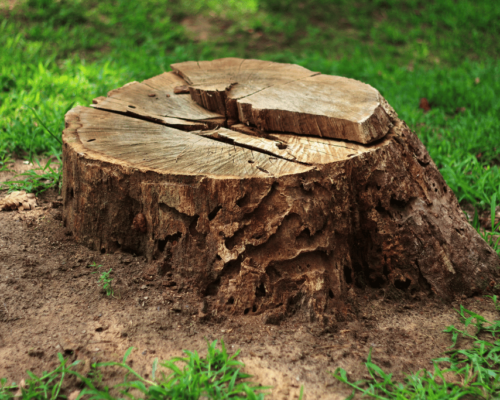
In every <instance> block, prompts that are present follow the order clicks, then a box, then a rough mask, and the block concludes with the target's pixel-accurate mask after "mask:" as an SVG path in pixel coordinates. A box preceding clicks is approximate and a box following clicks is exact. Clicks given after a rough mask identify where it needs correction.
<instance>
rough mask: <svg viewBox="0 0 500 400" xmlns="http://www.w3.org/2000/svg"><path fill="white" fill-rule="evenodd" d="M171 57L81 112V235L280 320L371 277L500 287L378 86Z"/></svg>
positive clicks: (485, 249) (74, 135) (70, 197)
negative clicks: (164, 66) (153, 73)
mask: <svg viewBox="0 0 500 400" xmlns="http://www.w3.org/2000/svg"><path fill="white" fill-rule="evenodd" d="M172 67H173V70H174V72H168V73H164V74H162V75H160V76H157V77H154V78H151V79H148V80H146V81H144V82H142V83H138V82H133V83H131V84H128V85H126V86H124V87H123V88H120V89H117V90H114V91H112V92H110V93H109V94H108V97H106V98H104V97H103V98H98V99H96V100H95V101H94V104H93V108H86V107H76V108H75V109H73V110H71V111H70V112H69V113H68V114H67V116H66V129H65V131H64V134H63V140H64V147H63V156H64V188H63V197H64V223H65V225H66V226H67V228H69V229H70V230H71V231H72V232H73V234H74V236H75V238H76V239H77V240H78V241H79V242H81V243H84V244H85V245H87V246H90V247H91V248H94V249H95V250H100V251H102V252H115V251H117V250H122V251H130V252H135V253H136V254H143V255H145V256H146V257H147V258H148V260H149V261H151V263H154V265H155V268H156V270H155V272H156V277H155V278H154V279H161V280H162V281H163V283H164V284H165V285H168V286H180V285H184V286H190V287H192V288H194V289H195V290H197V291H198V292H199V293H200V295H202V296H206V297H207V299H209V302H208V303H209V305H210V308H211V312H212V313H213V314H215V313H218V314H227V313H238V314H240V313H241V314H265V316H266V320H267V321H268V322H270V323H275V322H277V321H279V320H280V319H281V318H283V317H285V316H286V315H287V314H289V313H292V312H294V310H296V309H301V310H304V311H306V312H307V313H308V315H310V317H311V318H327V319H331V320H335V319H336V320H342V319H344V318H346V315H347V314H349V313H350V312H352V311H355V309H354V308H353V307H352V304H353V302H355V301H354V298H355V296H356V292H359V291H361V290H363V289H365V288H368V287H374V288H384V289H385V290H389V291H392V292H394V293H398V294H400V295H402V296H407V297H412V296H413V297H416V296H420V297H422V295H423V294H426V295H434V296H437V297H439V298H441V299H443V300H453V299H454V298H457V297H461V296H463V295H465V296H472V295H478V294H482V293H486V292H488V291H493V290H496V289H495V287H496V282H497V280H498V277H499V273H498V269H499V267H500V265H499V264H500V262H499V258H498V256H497V255H496V253H495V252H494V251H493V250H492V249H491V248H490V247H489V246H488V245H487V244H486V243H485V242H484V240H483V239H482V238H481V237H480V236H479V235H478V234H477V233H476V232H475V230H474V229H473V228H472V227H471V226H470V224H468V222H467V221H466V219H465V216H464V214H463V213H462V211H461V209H460V206H459V204H458V202H457V199H456V198H455V196H454V194H453V192H452V191H451V190H450V189H449V187H448V186H447V185H446V183H445V182H444V180H443V178H442V177H441V175H440V173H439V172H438V170H437V168H436V165H435V164H434V162H433V161H432V160H431V158H430V157H429V154H428V153H427V151H426V149H425V148H424V146H423V145H422V143H421V142H420V140H419V139H418V138H417V137H416V136H415V135H414V134H413V133H412V132H411V131H410V130H409V129H408V127H407V126H406V124H405V123H404V122H403V121H401V120H400V119H399V118H398V117H397V115H396V113H395V112H394V110H393V109H392V108H391V107H390V105H389V104H388V103H387V102H386V101H385V99H383V97H382V96H381V95H380V93H378V91H377V90H375V89H374V88H372V87H371V86H369V85H366V84H364V83H361V82H358V81H354V80H352V79H347V78H341V77H331V76H326V75H320V74H318V73H314V72H311V71H308V70H306V69H305V68H302V67H299V66H295V65H288V64H278V63H269V62H264V61H258V60H241V59H222V60H216V61H212V62H200V63H193V62H189V63H181V64H175V65H173V66H172ZM182 86H187V88H188V90H187V89H186V88H182V90H181V89H180V88H181V87H182ZM176 93H177V94H176ZM186 93H187V94H186Z"/></svg>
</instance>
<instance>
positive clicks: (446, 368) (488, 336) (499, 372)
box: [333, 296, 500, 400]
mask: <svg viewBox="0 0 500 400" xmlns="http://www.w3.org/2000/svg"><path fill="white" fill-rule="evenodd" d="M491 298H492V300H493V302H494V304H495V308H496V309H497V311H500V304H499V303H498V298H497V296H493V297H491ZM457 312H458V315H459V316H460V321H461V323H462V325H463V327H461V328H460V329H459V328H457V327H455V326H454V325H451V326H448V327H447V328H446V330H445V331H444V332H447V333H450V334H451V339H452V345H451V348H452V349H451V350H449V351H447V352H446V353H445V356H444V357H441V358H437V359H435V360H433V364H434V370H433V371H432V372H431V371H428V370H425V369H424V370H421V371H418V372H416V373H413V374H410V375H408V376H407V377H406V378H405V380H404V382H402V383H401V382H395V381H394V380H393V377H392V374H387V373H385V372H384V371H383V370H382V369H381V368H380V367H379V366H377V365H376V364H374V363H373V362H372V360H371V352H370V354H369V356H368V360H367V362H366V364H365V365H366V368H367V370H368V373H369V375H370V376H371V379H367V380H361V381H357V382H351V381H350V380H349V378H348V375H347V372H346V371H345V370H344V369H342V368H337V370H336V371H335V373H334V374H333V376H334V377H335V378H336V379H338V380H339V381H341V382H344V383H345V384H347V385H349V386H350V387H352V388H353V389H354V391H353V393H352V396H354V395H355V394H356V393H361V394H363V395H364V396H365V397H370V398H375V399H384V400H386V399H387V400H391V399H398V400H399V399H422V400H438V399H450V400H451V399H461V398H470V399H493V398H498V396H499V395H500V320H495V321H492V322H491V321H488V320H487V319H486V318H484V317H483V316H481V315H479V314H476V313H474V312H472V311H470V310H468V309H466V308H464V307H463V306H460V309H459V310H457ZM459 339H462V340H463V341H469V342H472V347H470V348H457V342H458V341H459ZM350 398H352V397H350Z"/></svg>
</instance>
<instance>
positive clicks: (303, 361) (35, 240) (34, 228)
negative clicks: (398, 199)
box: [0, 192, 495, 399]
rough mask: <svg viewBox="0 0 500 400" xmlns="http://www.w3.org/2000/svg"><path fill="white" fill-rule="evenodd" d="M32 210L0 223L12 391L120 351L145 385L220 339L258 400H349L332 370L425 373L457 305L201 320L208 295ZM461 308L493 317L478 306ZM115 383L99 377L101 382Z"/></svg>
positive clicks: (0, 305)
mask: <svg viewBox="0 0 500 400" xmlns="http://www.w3.org/2000/svg"><path fill="white" fill-rule="evenodd" d="M5 195H6V193H5V192H3V193H0V197H2V196H5ZM39 204H40V207H39V208H37V209H35V210H32V211H23V212H17V211H15V212H1V213H0V377H6V378H8V379H9V380H14V381H16V382H19V381H20V380H21V379H22V378H26V372H25V371H26V370H31V371H33V372H34V373H36V374H40V373H41V372H42V371H47V370H50V369H53V368H55V367H56V366H57V365H58V361H57V353H63V354H64V355H65V357H67V358H69V359H70V360H75V359H80V360H85V364H84V365H83V366H81V369H82V372H88V371H89V368H90V364H91V363H92V362H97V361H110V360H115V361H119V360H120V359H121V358H122V357H123V354H124V352H125V351H126V349H127V348H129V347H131V346H133V347H134V348H135V350H134V352H133V353H132V355H131V357H130V360H131V361H132V366H133V367H134V368H135V369H136V370H137V371H138V372H140V373H141V374H143V375H146V374H149V373H150V372H151V365H152V362H153V359H154V358H156V357H158V358H159V359H160V360H163V359H167V358H170V357H173V356H180V355H182V350H183V349H189V350H197V351H199V352H200V353H201V354H205V353H206V341H207V340H209V341H212V340H215V339H222V338H223V339H224V341H225V343H226V345H227V347H228V348H229V350H230V351H231V352H233V351H236V350H237V349H241V355H240V357H239V359H240V360H241V361H243V362H244V363H245V364H246V368H245V372H247V373H250V374H252V375H253V376H254V378H253V381H254V382H258V383H260V384H262V385H269V386H273V387H274V389H273V390H272V395H271V396H269V398H272V399H295V398H298V395H299V390H300V386H301V385H304V389H305V398H306V399H343V398H345V397H346V396H347V395H349V393H350V391H349V390H348V389H347V388H346V387H344V386H343V385H342V384H340V383H338V382H337V381H336V380H335V379H334V378H333V377H332V376H331V372H333V371H334V370H335V369H336V368H337V367H342V368H344V369H346V370H347V371H348V373H349V376H350V377H351V378H352V379H359V378H362V377H364V376H366V370H365V368H364V365H363V362H364V361H365V360H366V357H367V355H368V352H369V349H370V347H372V348H373V360H374V361H375V362H376V363H378V364H379V365H380V366H382V367H383V368H384V369H385V370H386V371H389V372H392V373H394V374H395V375H396V376H398V377H402V376H403V374H404V373H409V372H412V371H416V370H418V369H420V368H429V367H432V365H431V363H430V360H431V359H432V358H436V357H438V356H439V355H440V354H441V353H442V352H443V351H445V350H446V347H447V346H449V345H450V344H451V341H450V337H449V335H447V334H445V333H443V329H444V328H445V327H446V326H448V325H451V324H456V323H457V322H458V317H457V314H456V312H455V311H454V308H456V307H458V304H442V303H439V302H437V301H435V300H434V299H433V298H425V299H421V300H420V301H413V302H409V301H408V300H405V299H404V298H399V299H398V298H397V296H394V295H393V294H390V293H385V292H384V291H383V290H382V289H370V290H369V291H365V292H361V291H356V292H355V293H353V295H354V296H356V297H357V300H358V303H359V304H360V307H359V309H358V310H357V316H358V319H357V320H352V321H345V322H342V323H338V324H337V325H335V326H326V327H325V326H324V325H322V324H316V323H311V322H309V321H304V320H303V319H302V318H301V317H299V316H298V315H296V316H292V317H291V318H289V319H287V320H285V321H282V322H281V324H280V325H266V324H264V321H263V320H262V319H261V318H260V317H259V316H255V315H244V316H234V317H218V316H213V315H204V314H203V312H200V308H201V309H203V304H204V302H210V296H206V297H204V298H202V297H200V296H199V295H197V294H195V293H194V292H193V291H192V289H191V288H189V287H183V286H177V285H175V286H174V285H173V283H172V282H171V281H169V282H168V283H167V284H168V286H165V282H162V281H159V280H154V279H153V280H150V279H151V277H150V275H149V271H150V270H149V266H148V265H147V264H146V262H145V259H144V258H142V257H140V256H136V255H133V254H126V253H115V254H101V253H100V252H95V251H90V250H88V249H87V248H85V247H82V246H80V245H78V244H77V243H75V242H74V240H73V239H72V237H71V236H70V235H69V232H67V231H65V229H64V227H63V226H62V216H61V208H60V202H58V201H57V194H56V193H47V194H45V195H43V196H41V198H40V199H39ZM92 263H96V264H97V265H102V266H103V267H102V268H101V269H102V270H106V271H107V270H109V269H110V268H112V269H113V272H112V277H113V278H114V280H113V285H114V289H115V296H114V297H107V296H106V295H105V294H104V293H103V292H102V290H101V289H100V287H99V285H98V283H97V275H95V274H92V272H94V270H95V268H92V267H89V265H90V264H92ZM462 304H463V305H464V306H466V307H467V308H470V309H472V310H474V311H476V312H481V313H483V315H485V316H486V317H488V318H495V314H494V309H493V306H492V305H491V303H490V302H488V301H485V300H484V299H483V298H472V299H463V302H462ZM201 311H203V310H201ZM121 378H122V377H121V376H120V375H119V374H117V373H116V372H115V371H111V370H110V371H109V373H108V372H105V374H104V376H103V382H104V383H106V384H108V385H109V384H112V383H116V382H117V381H118V380H120V379H121ZM74 384H76V382H75V383H74ZM73 389H75V387H73V388H71V387H69V388H67V390H68V391H71V390H73Z"/></svg>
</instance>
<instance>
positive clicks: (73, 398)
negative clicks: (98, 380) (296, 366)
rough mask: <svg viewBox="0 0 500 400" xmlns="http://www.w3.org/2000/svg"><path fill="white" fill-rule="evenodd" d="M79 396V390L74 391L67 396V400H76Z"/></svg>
mask: <svg viewBox="0 0 500 400" xmlns="http://www.w3.org/2000/svg"><path fill="white" fill-rule="evenodd" d="M79 394H80V390H75V391H74V392H71V393H70V394H69V396H68V400H76V398H77V397H78V395H79Z"/></svg>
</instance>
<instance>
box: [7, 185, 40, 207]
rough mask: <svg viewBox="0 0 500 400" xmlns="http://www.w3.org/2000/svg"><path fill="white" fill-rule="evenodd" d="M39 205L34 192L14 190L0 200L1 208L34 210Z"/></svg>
mask: <svg viewBox="0 0 500 400" xmlns="http://www.w3.org/2000/svg"><path fill="white" fill-rule="evenodd" d="M36 206H37V203H36V197H35V194H34V193H26V192H25V191H24V190H23V191H18V192H12V193H11V194H9V195H8V196H7V197H6V198H5V199H3V200H0V210H3V211H9V210H18V211H23V210H33V209H34V208H35V207H36Z"/></svg>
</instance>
